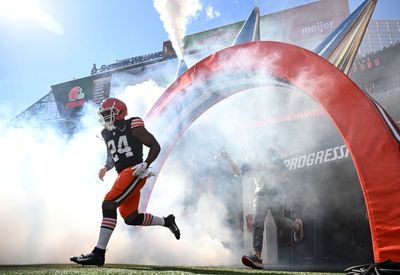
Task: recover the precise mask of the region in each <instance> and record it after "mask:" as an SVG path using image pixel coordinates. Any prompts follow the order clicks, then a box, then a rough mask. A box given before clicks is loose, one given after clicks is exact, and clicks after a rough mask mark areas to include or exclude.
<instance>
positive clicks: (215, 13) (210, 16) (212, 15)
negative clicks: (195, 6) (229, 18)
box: [206, 6, 221, 20]
mask: <svg viewBox="0 0 400 275" xmlns="http://www.w3.org/2000/svg"><path fill="white" fill-rule="evenodd" d="M206 14H207V19H209V20H211V19H214V18H217V17H219V16H220V15H221V13H220V12H219V11H216V10H215V9H214V8H213V7H212V6H208V7H207V9H206Z"/></svg>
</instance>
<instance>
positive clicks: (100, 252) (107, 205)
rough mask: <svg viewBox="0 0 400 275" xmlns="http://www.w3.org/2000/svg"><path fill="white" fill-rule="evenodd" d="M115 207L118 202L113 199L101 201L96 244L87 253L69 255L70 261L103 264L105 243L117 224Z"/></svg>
mask: <svg viewBox="0 0 400 275" xmlns="http://www.w3.org/2000/svg"><path fill="white" fill-rule="evenodd" d="M117 207H118V204H117V203H116V202H114V201H108V200H105V201H103V203H102V210H103V219H102V222H101V226H100V233H99V238H98V241H97V245H96V246H95V248H94V249H93V251H92V252H90V253H88V254H82V255H81V256H78V257H71V258H70V260H71V261H72V262H75V263H78V264H81V265H97V266H102V265H104V260H105V253H106V248H107V244H108V242H109V240H110V238H111V234H112V232H113V231H114V228H115V226H116V225H117Z"/></svg>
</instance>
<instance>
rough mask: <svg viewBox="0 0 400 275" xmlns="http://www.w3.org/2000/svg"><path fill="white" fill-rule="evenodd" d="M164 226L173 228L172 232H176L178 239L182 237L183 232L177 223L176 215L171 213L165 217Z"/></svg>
mask: <svg viewBox="0 0 400 275" xmlns="http://www.w3.org/2000/svg"><path fill="white" fill-rule="evenodd" d="M164 226H165V227H168V228H169V230H171V232H172V234H174V236H175V238H176V239H177V240H179V239H180V237H181V232H180V231H179V228H178V226H177V225H176V223H175V217H174V215H172V214H170V215H168V216H167V217H166V218H164Z"/></svg>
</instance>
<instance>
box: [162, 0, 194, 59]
mask: <svg viewBox="0 0 400 275" xmlns="http://www.w3.org/2000/svg"><path fill="white" fill-rule="evenodd" d="M154 7H155V8H156V10H157V11H158V13H159V14H160V19H161V21H162V22H163V25H164V29H165V31H166V32H167V33H168V35H169V39H170V40H171V43H172V47H173V48H174V50H175V52H176V54H177V56H178V59H179V60H183V46H184V45H183V38H184V37H185V35H186V27H187V24H188V23H189V21H190V19H191V18H193V17H196V15H197V13H198V12H199V11H201V10H202V4H201V1H200V0H154Z"/></svg>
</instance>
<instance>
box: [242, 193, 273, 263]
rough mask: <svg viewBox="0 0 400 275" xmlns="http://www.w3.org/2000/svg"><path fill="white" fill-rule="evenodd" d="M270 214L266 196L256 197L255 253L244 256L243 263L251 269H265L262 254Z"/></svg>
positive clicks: (254, 216)
mask: <svg viewBox="0 0 400 275" xmlns="http://www.w3.org/2000/svg"><path fill="white" fill-rule="evenodd" d="M267 213H268V206H267V201H266V198H265V197H264V196H257V195H256V196H255V197H254V201H253V249H254V253H250V254H249V255H244V256H243V257H242V263H243V264H244V265H246V266H248V267H251V268H257V269H261V268H264V266H263V263H262V259H261V252H262V245H263V236H264V223H265V218H266V216H267Z"/></svg>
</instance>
